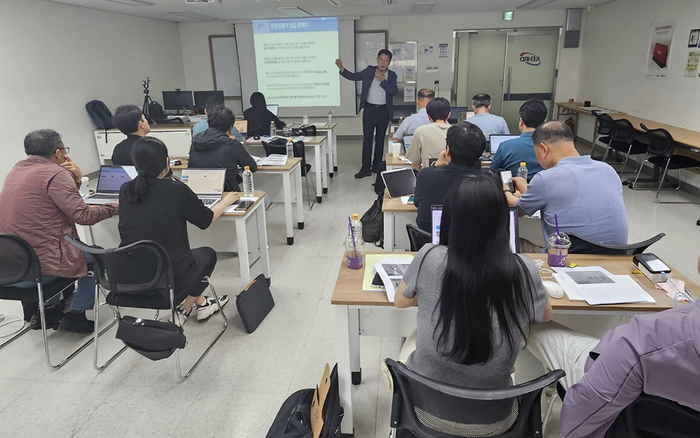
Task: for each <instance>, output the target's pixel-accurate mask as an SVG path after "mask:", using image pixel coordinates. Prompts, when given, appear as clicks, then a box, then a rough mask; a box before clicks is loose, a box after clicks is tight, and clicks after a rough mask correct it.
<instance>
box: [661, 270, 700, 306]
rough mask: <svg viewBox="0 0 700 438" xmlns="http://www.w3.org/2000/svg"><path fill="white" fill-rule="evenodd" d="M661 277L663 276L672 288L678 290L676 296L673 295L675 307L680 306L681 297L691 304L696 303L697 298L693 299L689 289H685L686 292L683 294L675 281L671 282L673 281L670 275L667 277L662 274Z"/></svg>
mask: <svg viewBox="0 0 700 438" xmlns="http://www.w3.org/2000/svg"><path fill="white" fill-rule="evenodd" d="M661 275H663V276H664V278H665V279H666V282H667V283H668V284H670V285H671V286H673V288H674V289H675V290H676V294H675V295H673V307H676V305H677V304H678V298H679V297H680V298H685V299H686V300H688V301H689V302H691V303H694V302H695V298H693V295H691V293H690V292H688V289H685V288H684V291H683V292H681V290H680V289H678V286H676V283H674V282H673V281H671V279H670V278H669V277H668V275H666V273H665V272H662V273H661Z"/></svg>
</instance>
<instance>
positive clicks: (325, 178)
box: [321, 139, 328, 195]
mask: <svg viewBox="0 0 700 438" xmlns="http://www.w3.org/2000/svg"><path fill="white" fill-rule="evenodd" d="M327 155H328V140H327V139H326V140H323V141H322V142H321V161H322V165H323V172H322V173H321V179H322V180H323V194H324V195H325V194H326V193H328V169H326V163H327V162H328V157H327Z"/></svg>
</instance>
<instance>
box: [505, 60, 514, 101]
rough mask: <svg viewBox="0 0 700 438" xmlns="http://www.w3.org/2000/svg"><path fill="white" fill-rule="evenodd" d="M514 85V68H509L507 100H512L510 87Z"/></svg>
mask: <svg viewBox="0 0 700 438" xmlns="http://www.w3.org/2000/svg"><path fill="white" fill-rule="evenodd" d="M512 83H513V67H508V89H507V91H506V96H507V97H506V100H510V86H511V84H512Z"/></svg>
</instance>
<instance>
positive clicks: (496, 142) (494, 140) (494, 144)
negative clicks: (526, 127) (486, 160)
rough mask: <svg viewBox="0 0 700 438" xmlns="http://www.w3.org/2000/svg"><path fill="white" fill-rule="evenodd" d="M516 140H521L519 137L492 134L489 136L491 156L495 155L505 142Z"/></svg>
mask: <svg viewBox="0 0 700 438" xmlns="http://www.w3.org/2000/svg"><path fill="white" fill-rule="evenodd" d="M514 138H520V136H519V135H502V134H491V135H490V136H489V150H490V152H491V155H494V154H495V153H496V151H497V150H498V148H499V147H500V146H501V143H503V142H504V141H508V140H512V139H514Z"/></svg>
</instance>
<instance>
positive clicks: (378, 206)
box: [360, 193, 384, 248]
mask: <svg viewBox="0 0 700 438" xmlns="http://www.w3.org/2000/svg"><path fill="white" fill-rule="evenodd" d="M383 203H384V193H382V194H381V195H379V196H377V200H376V201H374V203H373V204H372V206H371V207H370V208H369V210H367V211H366V212H365V214H363V215H362V217H361V218H360V222H361V223H362V240H364V241H365V242H367V243H374V244H375V245H377V246H379V247H381V248H383V247H384V213H382V204H383Z"/></svg>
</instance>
